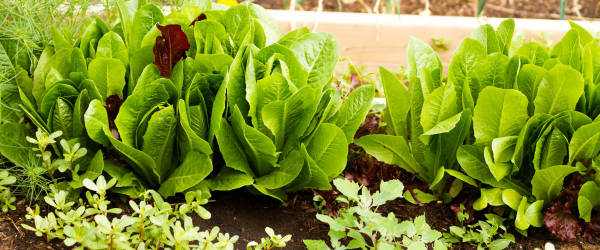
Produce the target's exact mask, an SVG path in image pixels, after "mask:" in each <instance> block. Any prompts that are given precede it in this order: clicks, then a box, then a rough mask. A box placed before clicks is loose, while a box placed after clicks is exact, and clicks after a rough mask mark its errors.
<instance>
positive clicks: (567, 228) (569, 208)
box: [544, 175, 585, 241]
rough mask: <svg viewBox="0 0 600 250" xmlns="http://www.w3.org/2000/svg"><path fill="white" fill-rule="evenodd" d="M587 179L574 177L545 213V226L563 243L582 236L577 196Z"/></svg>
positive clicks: (569, 179) (570, 178)
mask: <svg viewBox="0 0 600 250" xmlns="http://www.w3.org/2000/svg"><path fill="white" fill-rule="evenodd" d="M583 183H585V179H584V178H583V176H581V175H572V176H570V177H568V181H567V182H566V184H565V185H564V186H563V192H562V193H561V194H560V195H559V196H558V197H557V198H556V199H555V200H554V201H553V202H552V205H551V206H550V207H549V208H548V209H547V210H546V212H545V213H544V226H545V227H546V228H547V229H548V231H550V233H551V234H552V236H554V237H555V238H557V239H559V240H562V241H575V239H577V237H578V236H579V235H580V234H581V230H582V226H581V222H582V221H581V220H579V219H578V218H577V216H576V215H577V194H578V193H579V189H581V185H583Z"/></svg>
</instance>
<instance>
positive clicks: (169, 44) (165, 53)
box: [154, 24, 190, 78]
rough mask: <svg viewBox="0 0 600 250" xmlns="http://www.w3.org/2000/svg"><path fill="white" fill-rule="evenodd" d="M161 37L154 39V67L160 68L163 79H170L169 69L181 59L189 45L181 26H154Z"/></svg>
mask: <svg viewBox="0 0 600 250" xmlns="http://www.w3.org/2000/svg"><path fill="white" fill-rule="evenodd" d="M156 27H157V28H158V29H159V30H160V32H161V33H162V36H159V37H157V38H156V44H154V65H156V66H158V68H160V72H161V75H162V76H163V77H167V78H168V77H171V69H173V66H175V64H177V62H178V61H179V60H181V58H182V57H183V55H184V53H185V51H186V50H188V49H189V48H190V43H189V41H188V39H187V36H186V35H185V33H184V32H183V31H182V30H181V26H179V25H177V24H170V25H167V26H162V25H160V24H156Z"/></svg>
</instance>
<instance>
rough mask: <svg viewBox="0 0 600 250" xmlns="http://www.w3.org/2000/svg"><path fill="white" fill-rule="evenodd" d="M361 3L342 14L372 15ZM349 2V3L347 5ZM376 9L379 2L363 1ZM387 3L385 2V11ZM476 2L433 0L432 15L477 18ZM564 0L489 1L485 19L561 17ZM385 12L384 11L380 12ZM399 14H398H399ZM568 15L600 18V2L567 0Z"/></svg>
mask: <svg viewBox="0 0 600 250" xmlns="http://www.w3.org/2000/svg"><path fill="white" fill-rule="evenodd" d="M288 1H289V0H256V1H255V3H257V4H260V5H262V6H263V7H265V8H268V9H283V8H284V6H287V4H285V5H284V3H286V2H288ZM300 1H301V4H299V7H300V8H301V9H302V10H307V11H316V10H317V8H318V7H317V6H318V2H319V0H300ZM360 1H361V0H339V2H340V3H342V5H341V11H345V12H368V10H367V8H365V7H364V6H363V5H362V4H361V3H360ZM396 1H398V2H400V6H401V7H400V13H402V14H420V13H421V12H422V11H423V10H425V0H396ZM344 2H346V3H344ZM362 2H364V3H365V5H367V6H368V7H369V9H371V10H372V9H373V7H374V6H375V4H376V2H377V0H362ZM385 2H386V1H385V0H381V8H382V9H383V8H384V6H383V5H384V3H385ZM474 2H477V1H473V0H429V9H430V11H431V14H432V15H441V16H474V15H475V10H476V6H474V5H473V3H474ZM559 2H560V0H488V3H487V5H486V8H485V10H484V14H483V15H485V16H488V17H504V18H544V19H558V18H559V12H560V10H559ZM323 10H324V11H340V6H339V5H338V0H323ZM379 13H383V11H381V10H380V11H379ZM396 13H397V12H396ZM566 15H567V18H569V19H588V18H599V17H600V1H598V0H574V1H573V0H569V1H567V8H566Z"/></svg>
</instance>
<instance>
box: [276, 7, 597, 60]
mask: <svg viewBox="0 0 600 250" xmlns="http://www.w3.org/2000/svg"><path fill="white" fill-rule="evenodd" d="M269 12H270V13H271V15H273V17H274V18H275V19H276V20H277V21H278V22H279V24H280V27H281V31H282V32H287V31H290V30H291V29H292V28H298V27H302V26H307V27H308V28H310V29H311V30H313V31H324V32H329V33H331V34H333V35H334V36H335V37H336V38H337V39H338V41H339V43H340V54H341V58H343V57H347V58H349V59H350V60H352V62H354V63H355V64H360V65H365V66H367V67H368V68H369V70H376V69H377V67H378V66H380V65H381V66H384V67H387V68H389V69H395V68H398V67H400V66H401V65H406V47H407V46H408V41H409V39H410V37H416V38H419V39H421V40H423V41H425V42H427V43H430V42H431V39H432V38H444V39H446V40H450V44H449V45H448V48H449V50H448V51H447V52H441V53H440V58H441V59H442V62H443V63H444V64H445V65H446V68H447V65H448V64H449V63H450V59H451V58H452V53H453V51H454V50H455V49H456V47H457V46H458V44H459V43H460V41H462V39H464V38H466V37H468V36H469V35H470V34H471V32H472V31H473V30H474V29H475V28H477V27H478V26H480V25H482V24H485V23H489V24H491V25H492V26H494V27H497V26H498V24H499V23H500V22H502V21H503V20H504V19H501V18H474V17H445V16H416V15H401V16H398V15H385V14H379V15H374V14H362V13H343V12H321V13H318V12H311V11H295V12H290V11H283V10H269ZM577 23H578V24H580V25H581V26H583V27H584V28H586V29H588V30H590V32H592V34H595V33H597V32H598V30H599V29H600V22H590V21H584V22H577ZM515 26H516V27H515V29H516V32H515V34H517V33H519V32H523V34H524V35H525V37H526V38H527V39H528V40H530V39H536V40H538V41H539V40H542V39H541V36H540V35H541V34H542V33H551V35H550V37H551V40H552V41H554V42H557V41H559V40H560V38H561V37H562V36H563V35H564V34H565V33H566V32H567V31H568V30H569V29H570V26H569V23H568V22H567V21H560V20H541V19H515Z"/></svg>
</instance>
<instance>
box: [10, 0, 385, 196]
mask: <svg viewBox="0 0 600 250" xmlns="http://www.w3.org/2000/svg"><path fill="white" fill-rule="evenodd" d="M196 4H197V5H189V6H186V7H183V8H182V9H180V10H177V11H175V10H174V11H173V12H172V13H170V14H168V15H164V14H163V13H162V11H161V10H160V8H159V7H158V6H156V5H154V4H146V3H144V2H139V3H137V4H135V3H134V2H124V1H117V2H116V5H117V10H118V12H119V20H118V21H117V22H116V23H105V22H104V21H102V20H100V19H96V20H95V22H92V23H91V24H90V25H89V26H87V27H86V28H85V29H84V31H83V33H82V35H81V36H79V37H78V38H77V39H76V40H75V41H74V42H73V41H72V40H71V39H69V38H68V36H65V35H64V34H62V33H61V32H60V31H58V30H56V29H54V30H53V32H52V33H53V46H48V47H47V48H46V49H45V50H44V52H43V53H42V55H41V56H40V59H39V63H38V65H37V67H36V68H35V71H34V73H33V76H32V78H29V79H28V83H29V85H27V86H26V87H24V86H19V88H18V89H19V97H20V99H21V105H20V107H21V109H22V111H23V112H24V113H25V114H26V115H27V118H28V120H29V121H31V123H32V124H33V125H35V126H36V127H37V128H38V129H40V131H41V132H43V133H45V134H52V132H54V131H62V133H63V134H62V138H63V139H65V140H66V141H67V142H68V145H77V144H79V145H81V146H83V147H85V148H87V149H88V150H91V151H97V150H100V151H98V152H100V155H99V156H98V157H99V158H98V159H92V158H93V157H94V155H93V154H90V155H86V156H85V157H84V159H82V160H81V161H82V164H81V166H82V171H83V170H86V169H87V168H90V167H92V166H90V167H87V165H88V163H90V162H91V163H94V164H95V165H93V166H94V167H93V168H94V171H95V172H99V173H102V172H106V173H107V174H108V175H109V176H111V177H113V178H116V179H117V180H119V182H118V183H119V184H118V185H117V187H115V189H113V191H115V192H119V193H123V194H127V195H130V196H137V195H138V194H140V193H141V192H143V190H144V189H145V188H153V189H157V190H158V192H159V193H161V194H162V195H164V196H170V195H174V194H176V193H179V192H184V191H187V190H194V189H202V190H204V191H207V190H208V189H210V190H231V189H235V188H240V187H243V186H250V187H251V189H252V190H254V191H259V192H261V193H264V194H267V195H270V196H273V197H276V198H278V199H280V200H284V199H285V192H289V191H296V190H300V189H308V188H316V189H329V188H330V185H329V182H330V181H331V180H332V179H333V178H334V177H336V176H337V175H339V174H340V173H341V172H342V170H343V169H344V167H345V164H346V155H347V146H348V144H349V143H350V142H352V140H353V135H354V133H355V132H356V130H357V128H358V126H359V124H360V123H361V122H362V121H363V120H364V117H365V116H366V113H367V112H368V110H369V108H370V106H371V99H372V98H373V95H374V90H373V88H371V87H362V88H358V89H356V90H355V91H354V92H353V93H352V94H350V95H349V96H341V95H340V93H339V91H337V89H335V88H334V87H333V85H332V84H331V79H332V76H333V69H334V67H335V65H336V63H337V60H338V53H339V51H338V45H337V41H335V39H334V38H333V37H332V36H331V35H329V34H326V33H311V32H309V31H308V30H307V29H300V30H296V31H293V32H290V33H289V34H287V35H286V36H284V37H281V36H280V33H279V28H278V25H277V23H276V22H275V20H274V19H273V18H272V17H270V16H269V15H268V14H267V13H266V11H265V10H264V9H263V8H261V7H259V6H257V5H254V4H251V3H243V4H240V5H237V6H235V7H232V8H229V9H227V8H225V9H224V8H223V6H220V5H215V6H214V8H213V6H212V4H211V3H210V1H200V2H197V3H196ZM223 9H224V10H223ZM8 128H9V127H8V126H7V129H8ZM215 139H216V140H215ZM50 151H53V152H54V153H55V154H57V155H61V154H65V153H69V152H63V151H64V149H63V148H59V147H56V146H54V145H53V148H52V150H48V153H50ZM213 151H216V152H219V153H218V154H215V157H220V156H221V155H222V157H223V158H224V160H225V166H217V171H214V174H212V175H211V173H213ZM104 156H107V159H104ZM94 158H95V157H94ZM219 159H220V158H218V159H217V161H216V162H221V161H220V160H219ZM100 162H101V165H102V168H97V166H98V164H99V163H100ZM83 163H85V164H83ZM86 167H87V168H86ZM207 177H208V178H207ZM205 179H206V180H205Z"/></svg>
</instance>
